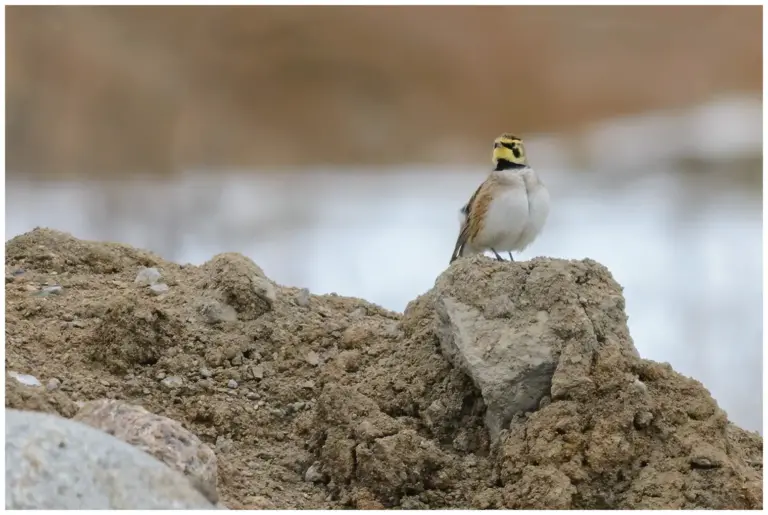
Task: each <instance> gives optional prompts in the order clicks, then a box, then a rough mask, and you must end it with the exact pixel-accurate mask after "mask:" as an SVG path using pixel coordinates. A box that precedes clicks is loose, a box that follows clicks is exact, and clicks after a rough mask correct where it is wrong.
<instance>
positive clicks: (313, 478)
mask: <svg viewBox="0 0 768 515" xmlns="http://www.w3.org/2000/svg"><path fill="white" fill-rule="evenodd" d="M304 481H306V482H307V483H320V482H322V481H323V473H322V472H320V463H319V462H317V461H316V462H314V463H313V464H312V466H311V467H309V468H308V469H307V471H306V472H305V473H304Z"/></svg>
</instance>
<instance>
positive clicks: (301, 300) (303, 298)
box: [293, 288, 309, 308]
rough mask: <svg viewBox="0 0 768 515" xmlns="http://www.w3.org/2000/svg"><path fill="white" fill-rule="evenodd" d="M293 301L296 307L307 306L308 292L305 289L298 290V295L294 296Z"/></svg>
mask: <svg viewBox="0 0 768 515" xmlns="http://www.w3.org/2000/svg"><path fill="white" fill-rule="evenodd" d="M293 301H294V302H295V303H296V305H297V306H301V307H303V308H305V307H307V306H309V290H308V289H307V288H302V289H301V290H299V293H297V294H296V297H295V298H294V299H293Z"/></svg>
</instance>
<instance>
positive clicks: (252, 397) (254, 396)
mask: <svg viewBox="0 0 768 515" xmlns="http://www.w3.org/2000/svg"><path fill="white" fill-rule="evenodd" d="M245 398H246V399H249V400H252V401H253V400H256V399H258V398H259V394H258V393H256V392H248V393H246V394H245Z"/></svg>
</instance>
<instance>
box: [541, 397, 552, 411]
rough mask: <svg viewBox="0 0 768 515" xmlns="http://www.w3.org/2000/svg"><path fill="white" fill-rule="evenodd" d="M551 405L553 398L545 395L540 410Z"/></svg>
mask: <svg viewBox="0 0 768 515" xmlns="http://www.w3.org/2000/svg"><path fill="white" fill-rule="evenodd" d="M550 404H552V398H551V397H550V396H549V395H545V396H544V397H542V398H541V400H540V401H539V409H544V408H546V407H547V406H549V405H550Z"/></svg>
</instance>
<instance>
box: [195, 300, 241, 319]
mask: <svg viewBox="0 0 768 515" xmlns="http://www.w3.org/2000/svg"><path fill="white" fill-rule="evenodd" d="M197 312H198V313H199V314H200V316H201V317H202V319H203V321H204V322H205V323H206V324H218V323H221V322H234V321H235V320H237V312H236V311H235V308H233V307H232V306H229V305H228V304H224V303H222V302H219V301H218V300H216V299H208V298H203V299H200V300H199V301H198V304H197Z"/></svg>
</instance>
